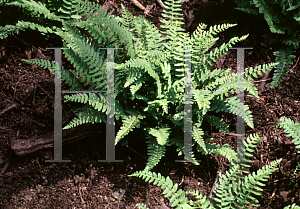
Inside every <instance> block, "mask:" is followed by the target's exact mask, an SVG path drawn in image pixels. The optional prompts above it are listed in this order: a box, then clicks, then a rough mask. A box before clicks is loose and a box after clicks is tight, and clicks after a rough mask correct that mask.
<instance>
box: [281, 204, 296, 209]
mask: <svg viewBox="0 0 300 209" xmlns="http://www.w3.org/2000/svg"><path fill="white" fill-rule="evenodd" d="M283 209H300V206H298V205H296V203H294V204H292V205H288V206H285V207H284V208H283Z"/></svg>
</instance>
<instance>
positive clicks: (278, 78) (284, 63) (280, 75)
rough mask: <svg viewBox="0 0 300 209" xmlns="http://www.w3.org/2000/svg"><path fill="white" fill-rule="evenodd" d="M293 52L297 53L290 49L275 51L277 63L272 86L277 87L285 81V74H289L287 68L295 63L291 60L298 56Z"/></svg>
mask: <svg viewBox="0 0 300 209" xmlns="http://www.w3.org/2000/svg"><path fill="white" fill-rule="evenodd" d="M293 53H295V51H294V50H289V49H280V50H279V51H275V52H274V55H275V56H276V59H275V62H276V64H277V65H276V66H275V71H274V76H273V79H272V82H271V84H270V88H276V87H277V86H278V85H279V84H280V83H281V82H282V81H283V79H284V78H285V76H287V70H288V68H289V67H291V66H292V64H293V62H292V61H291V60H292V59H294V58H295V57H296V56H295V55H293Z"/></svg>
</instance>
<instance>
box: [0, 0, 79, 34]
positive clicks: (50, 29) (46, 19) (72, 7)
mask: <svg viewBox="0 0 300 209" xmlns="http://www.w3.org/2000/svg"><path fill="white" fill-rule="evenodd" d="M0 5H1V6H6V7H18V8H21V9H22V11H23V14H24V15H25V16H28V17H29V18H30V21H24V20H19V21H18V22H17V23H16V24H15V25H5V26H0V39H4V38H7V37H8V36H10V35H14V34H19V33H20V31H24V30H28V29H31V30H37V31H39V32H40V33H41V34H42V35H45V38H46V39H48V38H49V37H50V35H52V36H53V35H54V34H55V31H57V29H58V28H61V27H63V22H65V21H69V20H73V19H78V18H81V16H79V15H78V13H77V10H76V6H78V0H68V1H58V0H1V1H0Z"/></svg>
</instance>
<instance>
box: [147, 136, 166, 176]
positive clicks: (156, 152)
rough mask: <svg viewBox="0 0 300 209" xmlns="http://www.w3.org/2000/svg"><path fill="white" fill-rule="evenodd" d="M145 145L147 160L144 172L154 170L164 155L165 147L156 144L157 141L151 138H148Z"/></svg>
mask: <svg viewBox="0 0 300 209" xmlns="http://www.w3.org/2000/svg"><path fill="white" fill-rule="evenodd" d="M146 143H147V150H148V152H147V153H148V155H149V158H148V162H147V164H146V167H145V169H144V170H145V171H146V170H151V169H152V168H154V167H155V166H156V165H157V164H158V163H159V161H160V160H161V158H162V157H163V156H165V153H166V146H165V145H160V144H158V143H157V141H156V140H154V139H153V138H152V137H150V138H149V140H147V141H146Z"/></svg>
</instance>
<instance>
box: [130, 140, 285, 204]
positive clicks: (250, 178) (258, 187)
mask: <svg viewBox="0 0 300 209" xmlns="http://www.w3.org/2000/svg"><path fill="white" fill-rule="evenodd" d="M260 140H261V138H259V137H258V135H253V136H252V135H250V137H248V138H247V140H246V141H245V142H244V145H245V149H244V153H245V156H248V157H250V158H252V157H253V155H252V154H251V153H252V152H254V148H256V147H257V145H258V144H259V143H260ZM227 159H228V160H230V161H231V165H230V169H229V171H226V175H224V174H223V175H222V178H220V179H219V183H217V184H216V189H215V190H213V198H206V196H203V195H202V194H200V193H199V191H195V190H190V191H188V192H184V191H183V190H181V189H178V187H179V186H178V184H177V183H176V184H174V183H173V182H172V181H171V179H170V178H169V177H167V178H165V177H163V176H161V174H160V173H158V174H156V173H154V172H151V171H148V170H144V171H136V172H134V173H133V174H131V175H129V176H136V177H139V178H142V179H144V180H145V181H146V182H150V183H153V184H154V185H157V186H159V187H161V188H162V189H163V194H164V196H165V197H170V199H169V200H170V203H171V204H172V207H176V208H178V209H179V208H207V209H209V208H222V209H223V208H228V209H231V208H249V207H248V206H249V205H252V206H254V207H257V203H258V200H257V199H256V198H255V196H259V195H261V194H260V192H261V191H262V187H263V186H265V184H263V183H262V182H266V181H268V178H269V176H270V175H271V174H272V173H273V172H274V171H276V170H277V169H278V168H277V165H278V164H279V163H280V162H281V159H279V160H276V161H273V162H271V163H270V165H267V166H266V167H265V168H261V169H259V170H257V171H256V172H253V173H252V174H251V173H249V172H248V171H246V170H244V169H243V166H245V167H250V165H249V164H250V163H251V162H252V161H251V160H249V159H246V158H245V159H243V160H241V161H238V160H237V158H236V157H235V158H231V157H229V158H227ZM244 174H248V175H244ZM186 194H192V195H193V196H194V197H195V198H196V199H197V200H196V201H192V200H190V201H188V199H187V197H186V196H185V195H186ZM209 203H211V204H209ZM137 206H138V207H139V208H143V206H144V205H141V204H138V205H137ZM144 208H145V207H144Z"/></svg>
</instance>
